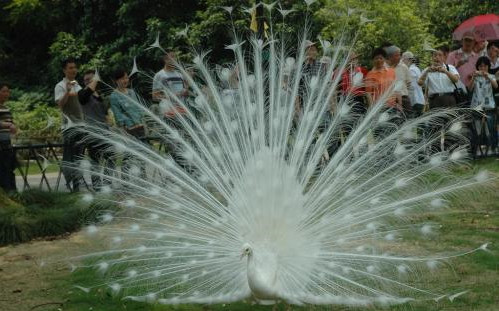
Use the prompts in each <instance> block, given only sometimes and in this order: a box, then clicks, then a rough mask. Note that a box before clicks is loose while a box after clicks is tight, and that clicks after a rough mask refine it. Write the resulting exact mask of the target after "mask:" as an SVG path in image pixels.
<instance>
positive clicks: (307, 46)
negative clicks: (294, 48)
mask: <svg viewBox="0 0 499 311" xmlns="http://www.w3.org/2000/svg"><path fill="white" fill-rule="evenodd" d="M312 45H315V42H312V41H310V40H305V48H306V49H308V48H309V47H311V46H312Z"/></svg>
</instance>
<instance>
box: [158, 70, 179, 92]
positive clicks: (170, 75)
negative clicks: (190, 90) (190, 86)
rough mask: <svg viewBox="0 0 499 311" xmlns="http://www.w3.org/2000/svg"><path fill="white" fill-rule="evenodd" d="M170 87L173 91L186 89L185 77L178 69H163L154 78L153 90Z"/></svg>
mask: <svg viewBox="0 0 499 311" xmlns="http://www.w3.org/2000/svg"><path fill="white" fill-rule="evenodd" d="M164 88H168V89H169V90H170V91H172V92H173V93H179V92H181V91H182V90H183V89H184V78H183V77H182V74H180V72H178V71H166V70H164V69H161V70H160V71H158V72H157V73H156V74H155V75H154V78H153V80H152V90H153V92H154V91H161V90H163V89H164Z"/></svg>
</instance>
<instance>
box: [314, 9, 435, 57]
mask: <svg viewBox="0 0 499 311" xmlns="http://www.w3.org/2000/svg"><path fill="white" fill-rule="evenodd" d="M350 8H356V9H353V10H352V9H350ZM418 10H419V6H418V5H417V3H416V1H414V0H402V1H362V0H348V1H347V0H337V1H336V0H335V1H326V5H325V6H324V7H323V8H322V9H320V10H319V12H318V13H317V14H316V15H317V17H318V18H319V19H320V20H322V21H323V23H324V24H325V25H326V26H325V27H324V28H323V29H322V31H321V34H322V36H323V37H324V38H327V39H333V38H338V37H339V36H340V35H342V34H344V33H345V32H346V34H347V35H349V36H351V37H354V36H356V41H355V49H356V50H357V52H358V53H359V54H360V55H361V58H362V60H363V63H364V64H366V65H369V66H370V64H371V51H372V50H373V49H374V48H376V47H378V46H380V45H381V44H382V43H384V42H391V43H393V44H395V45H397V46H399V47H400V48H401V49H402V50H410V51H412V52H413V53H415V54H416V55H421V52H422V47H423V43H424V42H425V40H426V41H428V42H430V43H431V42H434V41H435V38H434V36H433V35H432V34H430V33H429V31H428V29H429V22H428V21H427V20H426V19H425V18H424V17H423V16H421V15H419V14H417V13H418ZM361 18H366V19H370V20H372V22H367V23H362V22H361Z"/></svg>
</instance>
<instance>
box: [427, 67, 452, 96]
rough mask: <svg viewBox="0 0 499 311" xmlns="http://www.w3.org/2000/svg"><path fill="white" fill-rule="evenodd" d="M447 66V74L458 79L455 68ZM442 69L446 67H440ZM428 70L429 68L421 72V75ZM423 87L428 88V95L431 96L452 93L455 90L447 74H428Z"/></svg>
mask: <svg viewBox="0 0 499 311" xmlns="http://www.w3.org/2000/svg"><path fill="white" fill-rule="evenodd" d="M447 66H449V72H450V73H452V74H454V75H457V76H458V77H459V73H458V72H457V69H456V67H454V66H452V65H447ZM442 68H446V65H442ZM429 69H430V67H426V69H425V70H424V71H423V75H424V74H425V73H426V72H427V71H428V70H429ZM425 85H426V87H427V88H428V95H429V96H431V95H433V94H438V93H452V92H454V90H455V89H456V87H455V86H454V83H452V80H451V79H450V78H449V77H448V76H447V74H445V73H443V72H429V73H428V75H427V76H426V81H425Z"/></svg>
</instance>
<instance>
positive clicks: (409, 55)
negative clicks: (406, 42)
mask: <svg viewBox="0 0 499 311" xmlns="http://www.w3.org/2000/svg"><path fill="white" fill-rule="evenodd" d="M402 58H403V59H414V54H413V53H412V52H409V51H406V52H404V53H402Z"/></svg>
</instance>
